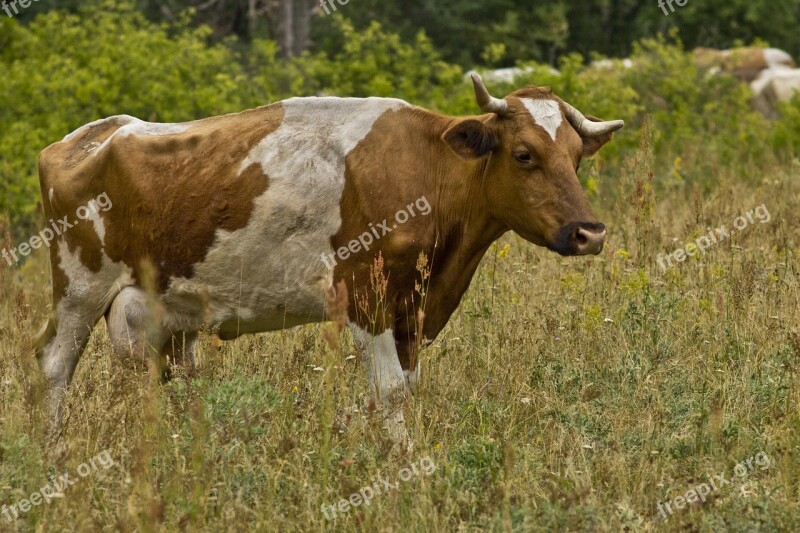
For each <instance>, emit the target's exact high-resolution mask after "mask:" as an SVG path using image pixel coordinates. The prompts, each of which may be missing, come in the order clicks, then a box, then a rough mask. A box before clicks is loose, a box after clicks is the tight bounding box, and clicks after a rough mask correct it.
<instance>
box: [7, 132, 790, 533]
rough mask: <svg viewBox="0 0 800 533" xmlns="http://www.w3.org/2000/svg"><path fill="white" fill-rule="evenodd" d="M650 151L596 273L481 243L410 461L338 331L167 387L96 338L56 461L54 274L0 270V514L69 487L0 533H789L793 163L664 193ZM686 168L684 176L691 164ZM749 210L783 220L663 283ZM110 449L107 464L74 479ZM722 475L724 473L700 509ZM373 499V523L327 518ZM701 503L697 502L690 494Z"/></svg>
mask: <svg viewBox="0 0 800 533" xmlns="http://www.w3.org/2000/svg"><path fill="white" fill-rule="evenodd" d="M643 138H644V140H643V141H641V142H640V146H639V147H638V148H634V149H631V150H630V152H629V153H627V154H626V155H625V158H624V164H623V165H621V166H620V170H619V171H618V174H617V175H616V176H615V177H614V179H603V177H605V176H606V175H607V174H608V171H603V172H601V173H600V175H601V179H600V182H599V184H600V185H599V187H597V188H596V192H594V193H593V194H592V197H591V200H592V203H593V204H594V205H595V207H596V210H597V212H598V214H599V215H601V220H604V221H605V222H606V224H607V226H608V227H609V232H610V237H609V240H608V242H607V245H606V249H605V251H604V252H603V253H602V254H601V255H600V256H598V257H592V258H589V259H586V258H581V259H565V258H560V257H558V256H557V255H555V254H552V253H550V252H547V251H545V250H542V249H538V248H535V247H534V246H532V245H529V244H527V243H525V242H524V241H522V240H521V239H520V238H518V237H516V236H513V235H512V234H508V235H506V237H504V238H503V239H502V240H501V241H500V242H498V243H497V244H496V245H495V246H493V247H492V249H491V250H490V251H489V253H488V254H487V256H486V258H485V259H484V261H483V264H482V265H481V268H480V270H479V272H478V274H477V275H476V277H475V279H474V280H473V283H472V286H471V289H470V291H469V293H468V295H467V297H466V298H465V301H464V302H463V303H462V305H461V306H460V308H459V310H458V311H457V313H456V314H455V315H454V316H453V318H452V320H451V322H450V324H449V325H448V327H447V328H446V330H445V331H444V332H443V334H442V335H441V336H440V338H438V339H437V340H436V342H435V343H434V344H433V345H432V346H431V347H430V348H429V349H427V350H426V351H425V352H424V354H423V356H422V365H423V366H422V369H423V372H422V383H421V389H420V391H419V393H418V395H417V396H416V397H415V398H414V399H413V400H412V401H411V402H410V403H409V405H408V408H407V420H408V421H409V430H410V432H411V435H412V438H413V440H414V443H415V447H414V449H413V450H412V451H411V452H409V453H405V454H404V453H399V452H398V451H397V450H396V449H395V448H392V446H391V444H390V443H389V442H388V441H386V439H385V437H384V434H383V432H382V430H381V428H380V424H379V421H378V418H377V416H376V415H375V414H374V413H372V412H371V407H370V404H369V401H368V389H367V383H366V378H365V376H364V375H363V368H362V364H361V362H360V360H359V358H358V357H354V356H355V351H354V348H353V346H352V341H351V339H350V337H349V333H341V334H340V336H339V338H341V345H339V344H338V343H337V342H336V339H337V335H336V333H337V332H336V330H335V328H334V326H333V325H331V324H325V325H318V326H307V327H302V328H296V329H293V330H288V331H284V332H280V333H274V334H266V335H259V336H252V337H247V338H243V339H240V340H238V341H236V342H231V343H226V344H223V345H222V346H221V347H219V346H217V344H216V343H214V342H213V341H212V338H210V337H208V336H204V337H203V338H202V339H201V344H200V347H199V350H198V369H197V372H196V373H195V375H193V376H187V375H185V374H182V373H179V374H178V375H177V376H176V377H175V379H173V380H172V381H171V382H170V383H169V384H167V385H161V384H160V383H159V382H158V380H157V379H155V378H154V376H153V375H152V374H151V373H149V372H148V371H147V369H144V368H138V369H135V368H132V367H131V366H129V365H127V364H125V363H123V362H122V361H119V360H117V359H115V357H114V356H113V354H112V353H111V352H110V348H109V343H108V338H107V335H106V332H105V330H104V327H105V326H104V325H102V324H101V325H100V326H99V327H98V328H97V330H96V332H95V335H94V336H93V340H92V342H91V344H90V347H89V349H88V350H87V352H86V353H85V355H84V356H83V359H82V361H81V364H80V366H79V368H78V372H77V374H76V378H75V380H74V385H73V387H72V389H71V390H70V393H69V405H68V410H67V415H66V418H67V429H66V433H65V435H64V437H63V439H62V441H61V442H60V443H59V444H58V445H57V446H54V447H47V446H45V445H44V442H45V440H44V433H45V420H44V416H43V412H42V410H41V403H40V400H41V395H42V384H41V382H40V378H39V376H38V373H37V371H36V364H35V359H34V357H33V354H32V352H31V351H30V349H29V348H28V346H29V343H30V340H31V338H32V336H33V335H34V334H35V332H36V330H37V329H38V328H39V327H40V326H41V324H42V323H43V321H44V319H45V316H46V313H47V306H48V302H47V287H48V283H49V281H48V275H49V274H48V267H47V263H46V258H45V255H44V254H42V253H39V255H37V256H35V257H34V258H33V259H32V260H30V261H28V262H27V263H26V264H25V265H24V267H23V268H21V269H19V270H16V269H15V270H11V269H5V270H4V271H2V273H1V274H0V276H2V277H0V339H2V342H0V361H1V362H0V499H2V501H3V502H17V501H19V500H21V499H23V498H28V497H29V496H30V495H31V494H32V493H34V492H36V491H39V489H40V488H41V487H43V486H45V485H46V484H47V483H48V478H49V477H50V476H54V475H55V476H60V475H63V474H71V476H72V478H73V480H74V481H75V483H74V485H72V486H69V487H68V488H66V489H64V490H63V492H62V493H61V494H57V495H56V497H54V498H52V501H51V502H50V503H41V504H40V505H38V506H33V507H32V508H31V510H30V511H29V512H27V514H25V515H24V517H23V518H21V519H19V520H15V521H14V522H13V523H12V522H9V521H7V520H6V517H5V516H3V515H0V531H15V530H17V531H111V530H119V531H173V530H185V531H324V530H331V531H333V530H336V531H619V530H629V531H674V530H690V531H721V530H727V531H797V530H798V529H800V503H799V502H800V433H799V432H798V428H800V375H798V370H799V369H800V334H799V333H798V330H797V325H798V318H800V316H799V313H798V296H799V295H800V286H798V280H797V269H798V266H800V265H798V259H797V252H798V242H800V227H798V226H796V225H795V224H796V213H798V212H799V211H800V182H798V181H797V176H798V172H800V163H799V162H797V161H794V162H784V163H779V162H776V161H766V162H762V163H759V165H758V166H752V165H751V166H748V165H746V164H742V165H738V166H731V165H725V164H724V162H721V163H720V166H719V167H718V170H717V173H716V174H715V175H714V176H713V180H711V185H710V186H708V187H705V188H704V187H702V186H700V185H689V184H686V183H678V184H675V185H674V186H672V187H655V186H654V185H653V184H652V183H651V181H652V176H653V174H654V172H653V167H654V166H655V167H656V168H655V170H656V173H664V172H665V170H664V168H660V166H659V165H663V163H658V162H657V159H656V158H654V157H653V156H652V154H651V153H650V148H649V146H648V141H647V138H646V135H643ZM698 152H699V153H702V148H698ZM689 159H690V160H691V161H690V162H688V163H684V167H683V169H682V171H683V172H684V173H691V172H692V171H693V168H692V165H694V164H695V163H694V161H699V160H701V159H702V158H689ZM706 163H708V161H706ZM694 170H696V169H694ZM759 206H762V208H761V210H760V211H759V213H761V215H764V213H766V212H768V214H769V217H765V216H762V218H754V219H753V222H752V223H747V224H746V227H744V228H743V229H741V231H737V232H736V233H735V234H733V235H731V236H730V238H728V239H724V240H721V241H720V242H719V243H718V244H716V245H713V246H711V247H710V248H709V249H708V250H707V251H706V253H705V254H704V255H701V254H699V253H697V254H695V257H691V258H689V259H688V260H686V261H685V262H683V263H680V264H676V263H674V264H675V267H674V268H669V269H667V270H666V271H663V270H662V268H661V267H660V266H659V263H658V258H659V254H661V255H662V258H663V256H666V254H668V253H671V252H673V251H674V250H677V249H678V248H681V247H683V246H684V245H685V244H686V243H688V242H693V241H695V239H697V238H698V237H699V236H700V235H701V234H708V233H709V230H708V229H707V228H718V227H720V226H723V225H724V226H726V227H727V228H728V229H732V228H733V227H734V224H735V219H736V217H737V216H739V215H746V212H747V211H751V212H753V211H754V210H755V209H756V208H757V207H759ZM751 218H752V215H751ZM740 222H741V221H740ZM40 252H41V251H40ZM104 451H107V454H108V456H110V457H111V458H112V459H113V465H111V466H109V467H108V468H105V467H104V466H101V465H100V462H99V461H94V465H93V466H92V468H91V472H90V473H89V474H88V475H87V477H86V478H82V477H80V476H79V475H78V474H76V473H77V472H86V471H88V470H89V469H88V468H87V467H86V466H83V467H82V468H81V465H82V463H87V462H89V461H90V460H91V459H93V458H97V457H99V454H101V453H102V452H104ZM748 459H749V460H750V464H749V465H748V464H747V461H748ZM412 463H413V464H414V466H413V467H412V466H410V465H411V464H412ZM739 463H741V466H737V465H739ZM406 468H408V469H407V470H406ZM716 474H721V475H722V477H724V478H726V479H729V480H730V479H731V478H734V479H733V481H732V482H731V483H730V484H724V486H720V485H723V483H722V482H721V481H717V482H716V484H715V485H716V486H715V488H714V489H710V485H711V480H714V479H719V478H717V477H715V475H716ZM399 476H402V477H403V478H404V479H407V480H403V481H398V477H399ZM379 477H383V478H385V479H386V480H387V482H388V483H389V484H391V485H392V488H391V489H385V488H383V487H385V486H384V485H383V484H382V483H380V482H379V481H378V478H379ZM395 482H397V485H396V486H395ZM376 483H378V487H380V488H382V490H381V493H380V494H377V493H376V494H374V495H373V497H372V499H371V501H370V502H369V504H368V505H367V504H364V503H360V504H359V505H351V507H350V508H349V509H348V510H347V511H341V510H337V511H336V514H337V516H336V518H335V519H332V520H328V519H327V518H326V513H323V509H322V508H323V505H325V506H331V505H337V502H339V501H340V500H342V499H343V498H349V497H350V495H351V494H354V493H358V492H359V491H361V490H362V487H365V486H368V485H371V486H373V488H374V486H375V484H376ZM704 483H705V484H706V485H705V487H706V489H710V490H706V489H703V488H700V489H697V490H699V491H701V492H703V495H702V496H703V498H702V500H699V499H698V498H699V497H698V496H697V495H696V494H695V495H694V496H692V495H691V494H688V495H687V491H691V490H693V489H695V487H696V486H698V485H701V484H704ZM372 492H377V491H374V490H373V491H372ZM362 494H365V495H366V494H368V492H362ZM678 497H687V498H689V499H690V500H694V501H692V502H691V503H688V504H685V505H684V502H683V501H680V500H678V501H676V498H678ZM356 501H358V498H356ZM664 502H672V503H671V507H669V509H670V510H671V511H672V512H667V507H665V506H664ZM659 505H661V507H660V508H659ZM343 507H344V506H343ZM326 509H328V510H327V514H328V515H330V513H331V511H330V508H329V507H326ZM660 509H663V511H662V510H660ZM665 517H666V519H665Z"/></svg>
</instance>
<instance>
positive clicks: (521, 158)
mask: <svg viewBox="0 0 800 533" xmlns="http://www.w3.org/2000/svg"><path fill="white" fill-rule="evenodd" d="M514 160H516V162H517V163H519V164H521V165H530V164H531V154H530V152H528V151H527V150H524V151H519V152H514Z"/></svg>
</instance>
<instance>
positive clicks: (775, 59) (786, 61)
mask: <svg viewBox="0 0 800 533" xmlns="http://www.w3.org/2000/svg"><path fill="white" fill-rule="evenodd" d="M764 61H765V62H766V63H767V65H768V66H769V68H781V67H783V68H792V66H793V65H794V60H793V59H792V56H790V55H789V54H787V53H786V52H784V51H783V50H779V49H778V48H766V49H765V50H764Z"/></svg>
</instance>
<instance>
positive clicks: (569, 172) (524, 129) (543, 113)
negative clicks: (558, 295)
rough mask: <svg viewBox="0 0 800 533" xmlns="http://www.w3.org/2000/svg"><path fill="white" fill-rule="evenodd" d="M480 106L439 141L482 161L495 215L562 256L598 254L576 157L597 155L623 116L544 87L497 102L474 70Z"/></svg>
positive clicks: (597, 228)
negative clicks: (596, 111) (577, 103)
mask: <svg viewBox="0 0 800 533" xmlns="http://www.w3.org/2000/svg"><path fill="white" fill-rule="evenodd" d="M472 79H473V82H474V84H475V95H476V97H477V100H478V105H479V106H480V108H481V110H482V111H484V112H486V113H492V115H490V116H483V117H480V118H468V119H462V120H459V121H457V122H456V123H454V124H453V125H452V126H451V127H450V128H449V129H448V130H447V131H446V132H445V134H444V136H443V138H444V141H445V142H447V144H448V145H449V146H450V147H451V148H452V149H453V150H454V151H455V152H456V153H457V154H458V155H459V156H461V157H462V158H465V159H472V160H484V161H485V166H484V187H485V191H486V196H487V202H488V206H489V210H490V212H491V213H492V215H493V216H494V217H496V218H497V219H499V220H500V221H501V222H503V223H504V224H506V225H507V226H508V227H510V228H511V229H512V230H513V231H515V232H517V233H518V234H519V235H520V236H522V237H523V238H524V239H526V240H528V241H531V242H532V243H534V244H537V245H540V246H546V247H547V248H549V249H550V250H553V251H555V252H558V253H560V254H562V255H584V254H598V253H600V251H601V250H602V249H603V241H604V239H605V235H606V231H605V226H604V225H603V224H601V223H600V222H599V221H598V220H597V218H596V217H595V216H594V213H592V209H591V207H590V206H589V202H588V200H587V199H586V196H585V194H584V192H583V190H582V189H581V185H580V182H579V181H578V175H577V170H578V165H579V164H580V162H581V158H582V157H588V156H591V155H593V154H594V153H595V152H597V151H598V150H599V149H600V148H601V147H602V146H603V145H604V144H605V143H607V142H608V141H609V140H610V139H611V137H612V133H613V132H614V131H616V130H618V129H620V128H621V127H622V126H623V125H624V123H623V122H622V121H621V120H615V121H612V122H604V121H601V120H599V119H596V118H593V117H585V116H584V115H583V114H581V112H580V111H578V110H577V109H575V108H574V107H572V106H571V105H569V104H568V103H566V102H564V101H563V100H561V99H560V98H558V97H557V96H555V95H554V94H553V93H552V92H551V91H550V90H549V89H542V88H534V87H530V88H526V89H522V90H519V91H517V92H515V93H512V94H511V95H509V96H508V97H506V98H505V99H503V100H500V99H498V98H493V97H492V96H490V95H489V92H488V91H487V90H486V87H485V86H484V85H483V82H482V81H481V79H480V77H479V76H478V75H477V74H473V75H472Z"/></svg>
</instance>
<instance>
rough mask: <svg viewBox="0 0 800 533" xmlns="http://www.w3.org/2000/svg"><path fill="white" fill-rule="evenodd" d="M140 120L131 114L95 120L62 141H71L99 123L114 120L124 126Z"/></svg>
mask: <svg viewBox="0 0 800 533" xmlns="http://www.w3.org/2000/svg"><path fill="white" fill-rule="evenodd" d="M138 120H139V119H138V118H136V117H132V116H130V115H114V116H113V117H108V118H101V119H100V120H95V121H94V122H90V123H88V124H86V125H84V126H81V127H80V128H78V129H77V130H75V131H73V132H72V133H70V134H68V135H67V136H66V137H64V138H63V139H62V141H71V140H72V139H74V138H75V137H77V136H78V135H80V134H81V133H83V132H84V131H86V130H88V129H89V128H91V127H93V126H97V125H98V124H103V123H104V122H114V123H117V124H118V125H120V126H122V125H125V124H130V123H131V122H136V121H138Z"/></svg>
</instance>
